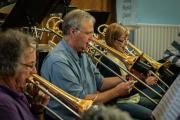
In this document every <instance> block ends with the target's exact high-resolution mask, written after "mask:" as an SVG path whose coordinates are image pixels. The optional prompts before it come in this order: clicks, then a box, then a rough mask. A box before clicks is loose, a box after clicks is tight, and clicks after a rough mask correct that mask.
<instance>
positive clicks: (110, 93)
mask: <svg viewBox="0 0 180 120" xmlns="http://www.w3.org/2000/svg"><path fill="white" fill-rule="evenodd" d="M120 92H121V91H118V90H117V89H116V88H112V89H110V90H107V91H105V92H98V93H95V94H89V95H87V96H86V97H85V99H91V100H93V101H94V103H96V104H99V103H106V102H108V101H110V100H112V99H113V98H116V97H118V96H121V95H120V94H121V93H120ZM122 96H123V95H122Z"/></svg>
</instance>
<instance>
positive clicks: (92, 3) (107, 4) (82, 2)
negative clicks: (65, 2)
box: [70, 0, 117, 24]
mask: <svg viewBox="0 0 180 120" xmlns="http://www.w3.org/2000/svg"><path fill="white" fill-rule="evenodd" d="M70 4H71V5H72V6H76V7H77V8H79V9H91V10H97V11H108V12H110V14H109V18H108V20H107V24H110V23H112V22H116V21H117V19H116V0H88V1H87V0H71V3H70Z"/></svg>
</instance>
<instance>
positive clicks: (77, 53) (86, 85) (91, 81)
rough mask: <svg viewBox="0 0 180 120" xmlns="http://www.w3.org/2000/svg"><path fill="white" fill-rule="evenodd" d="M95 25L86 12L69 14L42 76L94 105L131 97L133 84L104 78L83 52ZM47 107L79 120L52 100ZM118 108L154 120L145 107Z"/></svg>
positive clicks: (63, 116)
mask: <svg viewBox="0 0 180 120" xmlns="http://www.w3.org/2000/svg"><path fill="white" fill-rule="evenodd" d="M94 23H95V19H94V17H93V16H92V15H90V14H89V13H87V12H85V11H83V10H79V9H75V10H72V11H70V12H69V13H68V14H66V16H65V17H64V22H63V24H62V30H63V35H64V37H63V39H62V40H61V41H60V42H59V43H58V44H57V45H56V46H55V48H54V49H53V50H52V51H51V52H50V53H49V54H48V55H47V56H46V58H45V60H44V62H43V64H42V67H41V75H42V76H43V77H45V78H46V79H47V80H49V81H50V82H52V83H53V84H55V85H56V86H58V87H60V88H61V89H63V90H65V91H67V92H68V93H70V94H71V95H73V96H76V97H78V98H81V99H90V100H93V101H94V103H107V102H108V101H111V100H112V99H114V98H117V97H119V96H124V95H127V94H129V92H130V91H131V90H132V87H133V85H134V82H133V81H127V82H123V81H122V80H121V79H120V78H118V77H109V78H104V77H103V76H102V75H101V74H100V72H99V71H98V69H97V68H96V66H95V65H94V64H93V62H92V61H91V59H90V58H89V57H88V56H87V54H86V53H84V50H86V49H87V47H88V43H89V42H90V41H91V40H92V39H93V34H94ZM114 104H116V103H114ZM120 104H121V103H120ZM48 106H49V107H50V108H52V109H53V110H55V111H56V112H57V113H58V114H59V115H60V116H62V118H63V119H64V120H74V119H77V117H76V116H75V115H73V114H72V113H71V112H70V111H69V110H67V109H66V108H64V107H62V106H60V104H58V103H56V102H55V101H53V100H52V101H51V100H50V103H49V105H48ZM117 106H118V107H119V108H120V109H121V107H123V108H126V111H128V112H130V111H131V109H136V112H131V113H132V114H131V115H132V116H133V117H134V118H137V119H144V120H148V119H150V118H151V112H152V111H151V110H149V109H147V108H145V107H143V106H139V105H137V104H133V103H132V104H128V105H127V104H123V105H122V106H120V105H117ZM51 117H53V116H51Z"/></svg>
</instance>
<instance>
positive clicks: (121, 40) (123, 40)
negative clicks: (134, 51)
mask: <svg viewBox="0 0 180 120" xmlns="http://www.w3.org/2000/svg"><path fill="white" fill-rule="evenodd" d="M127 39H128V38H127V37H120V38H119V39H117V41H119V42H125V40H127Z"/></svg>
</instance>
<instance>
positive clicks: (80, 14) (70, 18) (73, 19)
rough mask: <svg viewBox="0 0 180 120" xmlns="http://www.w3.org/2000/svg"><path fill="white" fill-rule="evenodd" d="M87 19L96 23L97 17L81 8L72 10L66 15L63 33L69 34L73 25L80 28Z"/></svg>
mask: <svg viewBox="0 0 180 120" xmlns="http://www.w3.org/2000/svg"><path fill="white" fill-rule="evenodd" d="M87 19H89V20H92V22H93V23H95V18H94V17H93V16H92V15H91V14H90V13H88V12H86V11H83V10H80V9H75V10H72V11H70V12H69V13H68V14H67V15H66V16H65V17H64V22H63V24H62V31H63V34H64V35H67V34H68V32H69V29H70V28H72V27H75V28H77V29H80V28H81V25H82V23H83V22H84V20H87Z"/></svg>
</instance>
